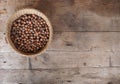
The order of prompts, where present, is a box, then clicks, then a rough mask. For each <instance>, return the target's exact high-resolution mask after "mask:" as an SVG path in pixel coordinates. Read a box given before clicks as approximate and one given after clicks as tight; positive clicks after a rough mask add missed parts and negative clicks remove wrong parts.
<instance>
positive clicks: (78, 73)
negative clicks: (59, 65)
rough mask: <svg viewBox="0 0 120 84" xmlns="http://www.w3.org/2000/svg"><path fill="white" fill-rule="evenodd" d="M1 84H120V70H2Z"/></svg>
mask: <svg viewBox="0 0 120 84" xmlns="http://www.w3.org/2000/svg"><path fill="white" fill-rule="evenodd" d="M0 75H1V76H0V84H120V69H119V68H80V69H79V68H75V69H52V70H32V71H29V70H0Z"/></svg>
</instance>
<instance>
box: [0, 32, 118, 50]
mask: <svg viewBox="0 0 120 84" xmlns="http://www.w3.org/2000/svg"><path fill="white" fill-rule="evenodd" d="M0 40H1V41H0V43H1V44H2V45H0V52H14V51H13V49H11V47H10V46H9V44H8V43H7V40H6V35H4V33H0ZM48 51H64V52H65V51H67V52H68V51H69V52H70V51H71V52H74V51H75V52H76V51H77V52H112V51H114V52H118V51H120V33H119V32H54V36H53V40H52V43H51V45H50V46H49V48H48Z"/></svg>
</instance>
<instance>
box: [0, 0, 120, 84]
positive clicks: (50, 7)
mask: <svg viewBox="0 0 120 84" xmlns="http://www.w3.org/2000/svg"><path fill="white" fill-rule="evenodd" d="M22 8H36V9H38V10H40V11H42V12H43V13H44V14H46V16H48V18H49V19H50V21H51V23H52V25H53V28H54V36H53V41H52V43H51V46H50V47H49V48H48V49H47V51H46V52H45V53H43V54H42V55H40V56H38V57H36V58H26V57H23V56H21V55H20V54H18V53H16V52H14V50H13V49H11V47H10V46H9V44H8V42H7V40H6V27H7V21H8V19H9V17H10V16H11V15H12V14H13V13H14V12H16V11H17V10H19V9H22ZM0 25H1V26H0V84H120V1H119V0H0Z"/></svg>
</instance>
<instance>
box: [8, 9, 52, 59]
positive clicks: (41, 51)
mask: <svg viewBox="0 0 120 84" xmlns="http://www.w3.org/2000/svg"><path fill="white" fill-rule="evenodd" d="M24 14H36V15H38V16H40V17H42V18H43V19H44V20H45V21H46V23H47V25H48V27H49V31H50V36H49V40H48V42H47V44H46V46H45V47H44V48H43V49H42V50H40V51H39V52H38V53H34V54H29V53H23V52H21V51H19V50H18V49H17V48H16V47H15V45H14V44H13V42H12V40H11V38H10V33H11V32H10V30H11V25H12V23H13V21H15V20H16V19H17V18H19V17H20V16H22V15H24ZM52 35H53V29H52V26H51V23H50V21H49V20H48V18H47V17H46V16H45V15H44V14H43V13H42V12H40V11H38V10H36V9H22V10H19V11H17V12H16V13H15V14H13V15H12V16H11V17H10V19H9V20H8V24H7V40H8V43H9V44H10V46H11V47H12V48H13V50H14V51H16V52H18V53H19V54H22V56H27V57H34V56H38V55H40V54H41V53H43V52H44V51H45V50H46V49H47V48H48V46H49V45H50V43H51V40H52Z"/></svg>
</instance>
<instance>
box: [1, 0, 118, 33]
mask: <svg viewBox="0 0 120 84" xmlns="http://www.w3.org/2000/svg"><path fill="white" fill-rule="evenodd" d="M104 4H106V5H104ZM119 4H120V2H119V1H117V0H114V1H113V0H110V1H106V2H105V1H104V0H102V1H101V0H97V1H94V0H89V1H87V0H66V1H63V0H57V1H56V0H22V1H21V0H12V1H10V0H3V1H1V2H0V15H1V16H0V22H1V25H3V26H1V27H0V31H5V28H6V24H7V20H8V19H9V18H10V16H11V15H12V14H13V13H14V12H15V11H17V10H19V9H22V8H36V9H38V10H40V11H42V12H43V13H44V14H46V15H47V16H48V18H49V19H50V21H51V23H52V25H53V28H54V31H120V28H119V27H120V24H119V23H120V17H119V15H120V11H119V8H120V6H119ZM97 8H98V9H97Z"/></svg>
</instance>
